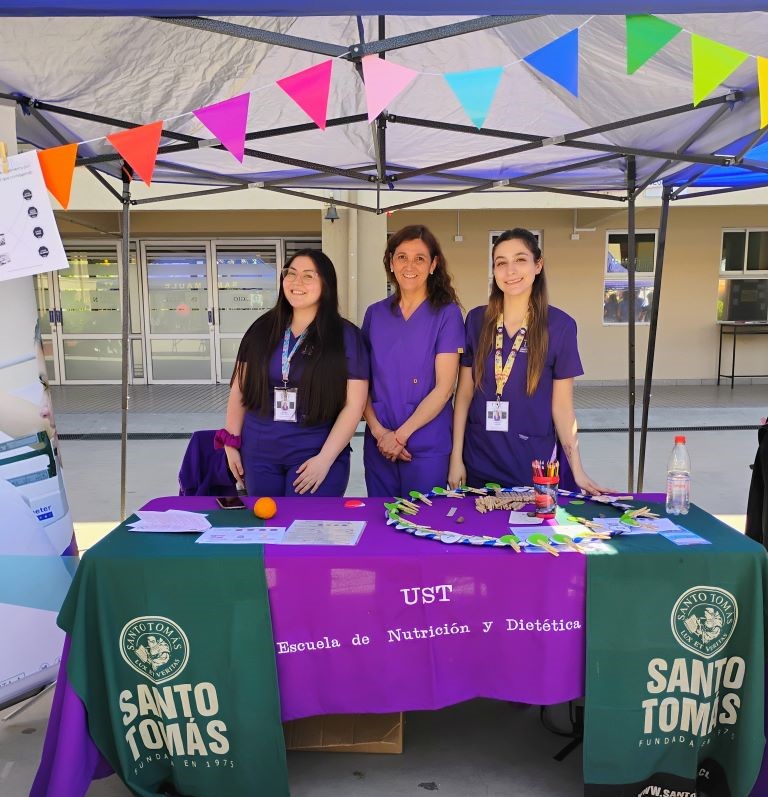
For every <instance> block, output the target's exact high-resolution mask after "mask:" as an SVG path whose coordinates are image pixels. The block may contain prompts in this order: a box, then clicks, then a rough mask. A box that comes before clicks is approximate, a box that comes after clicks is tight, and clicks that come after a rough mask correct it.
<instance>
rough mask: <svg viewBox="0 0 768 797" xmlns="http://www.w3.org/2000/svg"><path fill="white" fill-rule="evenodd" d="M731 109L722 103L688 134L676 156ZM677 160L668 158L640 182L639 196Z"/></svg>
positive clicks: (681, 153)
mask: <svg viewBox="0 0 768 797" xmlns="http://www.w3.org/2000/svg"><path fill="white" fill-rule="evenodd" d="M730 110H731V108H730V106H729V105H721V106H720V107H719V108H718V109H717V110H716V111H715V112H714V113H713V114H712V116H710V117H709V119H707V121H706V122H704V124H703V125H702V126H701V127H700V128H698V130H696V131H695V132H694V133H692V134H691V135H690V136H688V138H686V140H685V141H684V142H683V143H682V144H681V145H680V146H679V147H678V149H677V152H676V153H675V156H678V155H683V154H684V153H685V151H686V150H687V149H688V147H690V146H691V144H693V143H694V142H695V141H696V140H697V139H698V138H700V137H701V136H703V135H704V133H706V132H707V130H709V129H710V128H711V127H712V126H713V125H715V124H716V123H717V122H718V121H719V120H720V119H721V118H722V116H723V115H724V114H726V113H727V112H728V111H730ZM675 162H677V157H675V160H672V159H669V160H667V161H666V162H665V163H663V164H662V165H661V166H659V168H658V169H656V171H655V172H654V173H653V174H652V175H651V176H650V177H648V178H647V179H645V180H644V181H643V182H642V183H640V185H639V186H638V187H637V194H638V196H639V195H640V194H642V193H643V191H645V189H646V188H647V187H648V186H649V185H650V184H651V183H653V182H654V181H655V180H657V179H658V178H659V177H661V175H662V174H663V173H664V171H665V170H666V169H668V168H669V167H670V166H671V165H672V164H673V163H675Z"/></svg>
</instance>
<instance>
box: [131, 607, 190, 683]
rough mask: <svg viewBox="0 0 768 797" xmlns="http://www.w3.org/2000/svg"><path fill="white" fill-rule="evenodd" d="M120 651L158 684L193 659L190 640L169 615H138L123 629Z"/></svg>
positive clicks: (176, 673) (139, 670) (172, 676)
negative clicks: (190, 652) (190, 653)
mask: <svg viewBox="0 0 768 797" xmlns="http://www.w3.org/2000/svg"><path fill="white" fill-rule="evenodd" d="M119 646H120V655H121V656H122V657H123V659H124V661H125V662H126V663H127V664H128V665H129V666H130V667H132V668H133V669H134V670H136V672H138V673H141V674H142V675H143V676H144V677H145V678H147V679H148V680H150V681H152V683H155V684H161V683H164V682H165V681H170V680H171V679H173V678H175V677H176V676H177V675H179V674H180V673H181V671H182V670H183V669H184V668H185V667H186V666H187V661H188V660H189V640H188V639H187V635H186V634H185V633H184V631H183V629H182V628H181V626H179V625H177V624H176V623H174V622H173V620H169V619H168V618H167V617H134V619H133V620H129V621H128V622H127V623H126V624H125V625H124V626H123V630H122V631H121V632H120V643H119Z"/></svg>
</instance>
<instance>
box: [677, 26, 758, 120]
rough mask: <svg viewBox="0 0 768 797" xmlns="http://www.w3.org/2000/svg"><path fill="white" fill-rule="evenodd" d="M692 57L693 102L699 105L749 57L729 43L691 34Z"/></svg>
mask: <svg viewBox="0 0 768 797" xmlns="http://www.w3.org/2000/svg"><path fill="white" fill-rule="evenodd" d="M691 57H692V60H693V104H694V105H698V104H699V103H700V102H701V101H702V100H703V99H704V98H705V97H706V96H707V95H708V94H709V93H710V92H711V91H713V90H714V89H716V88H717V87H718V86H719V85H720V84H721V83H722V82H723V81H724V80H726V79H727V78H728V76H729V75H731V74H732V73H733V72H734V71H735V70H736V69H738V68H739V67H740V66H741V65H742V64H743V63H744V61H746V60H747V58H749V54H748V53H743V52H742V51H741V50H737V49H735V48H734V47H729V46H728V45H727V44H720V42H716V41H713V40H712V39H706V38H704V37H703V36H697V35H696V34H692V35H691Z"/></svg>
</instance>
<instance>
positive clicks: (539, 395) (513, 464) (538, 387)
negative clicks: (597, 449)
mask: <svg viewBox="0 0 768 797" xmlns="http://www.w3.org/2000/svg"><path fill="white" fill-rule="evenodd" d="M492 257H493V278H494V281H493V286H492V288H491V296H490V298H489V300H488V305H487V306H486V307H476V308H475V309H474V310H471V311H470V312H469V314H468V315H467V320H466V325H465V326H466V344H465V347H464V353H463V354H462V357H461V368H460V369H459V384H458V388H457V390H456V399H455V402H454V403H455V409H454V418H453V451H452V452H451V464H450V470H449V475H448V483H449V484H450V485H451V487H455V486H457V485H459V484H467V485H469V486H470V487H482V486H483V485H484V484H486V483H487V482H496V483H499V484H502V485H504V486H505V487H516V486H522V485H526V484H530V483H531V477H532V467H531V463H532V462H533V460H536V459H541V460H544V461H545V462H546V461H548V460H550V459H551V458H552V452H553V451H554V450H555V447H556V445H557V448H558V453H559V456H558V454H556V455H555V456H556V457H557V458H558V459H559V461H560V486H561V487H564V488H566V489H573V488H574V487H575V486H576V485H578V486H579V487H581V488H582V489H584V490H586V491H587V492H589V493H592V494H597V493H602V492H607V490H606V489H605V488H603V487H600V486H599V485H597V484H596V483H595V482H594V481H593V480H592V479H591V478H590V477H589V476H588V475H587V474H586V473H585V471H584V468H583V467H582V464H581V457H580V456H579V444H578V438H577V436H576V429H577V426H576V415H575V413H574V409H573V380H574V377H576V376H579V375H580V374H583V373H584V370H583V369H582V367H581V360H580V359H579V352H578V348H577V345H576V322H575V321H574V320H573V319H572V318H571V317H570V316H569V315H567V314H566V313H564V312H563V311H562V310H559V309H558V308H557V307H552V306H550V305H549V301H548V298H547V283H546V279H545V276H544V260H543V258H542V256H541V250H540V249H539V245H538V241H537V240H536V237H535V236H534V235H533V234H532V233H531V232H529V231H528V230H523V229H520V228H516V229H514V230H507V232H505V233H503V234H502V235H501V236H499V238H498V239H497V240H496V243H495V244H494V246H493V252H492ZM562 454H565V456H564V457H563V456H562Z"/></svg>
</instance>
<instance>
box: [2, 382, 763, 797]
mask: <svg viewBox="0 0 768 797" xmlns="http://www.w3.org/2000/svg"><path fill="white" fill-rule="evenodd" d="M639 395H641V394H639ZM626 401H627V391H626V389H625V388H616V387H579V388H578V389H577V391H576V402H577V413H578V416H579V422H580V425H581V428H582V431H583V434H582V438H581V448H582V455H583V459H584V461H585V463H586V466H587V469H588V471H589V472H590V474H591V475H593V476H594V477H595V478H596V479H598V480H599V481H601V482H603V483H605V484H607V485H609V486H612V487H615V488H616V489H617V491H622V492H623V491H625V490H626V487H627V483H626V482H627V460H628V453H627V452H628V435H627V433H626V431H624V432H619V431H613V430H615V429H626V426H627V410H626ZM225 402H226V388H224V387H222V386H208V385H204V386H200V385H196V386H190V387H179V386H164V385H163V386H149V387H132V388H131V403H130V416H129V418H130V422H129V431H130V434H131V439H129V441H128V468H127V482H126V484H127V505H128V508H129V509H133V508H136V507H138V506H140V505H141V504H143V503H144V502H146V501H147V500H149V498H152V497H155V496H158V495H167V494H175V493H176V492H177V479H176V474H177V472H178V467H179V463H180V462H181V458H182V455H183V452H184V449H185V446H186V440H185V439H178V436H180V435H182V434H184V433H189V432H191V431H194V430H195V429H202V428H218V427H219V426H221V425H222V422H223V415H224V405H225ZM54 406H55V409H56V412H57V425H58V428H59V431H60V432H61V433H62V435H63V440H62V443H61V449H62V453H63V458H64V472H65V477H66V481H67V489H68V494H69V499H70V503H71V506H72V510H73V516H74V518H75V520H76V522H77V525H78V539H79V540H80V542H81V544H82V546H83V547H87V546H88V545H89V544H91V542H92V541H93V539H96V538H97V537H98V536H100V535H101V534H102V533H103V532H104V531H105V530H106V529H108V528H109V527H111V526H112V525H114V523H115V521H116V519H117V516H118V512H119V447H120V444H119V440H117V439H114V438H115V436H116V433H117V432H118V431H119V428H120V418H119V413H118V410H119V406H120V398H119V388H117V387H113V386H99V387H79V386H78V387H59V388H54ZM766 413H768V385H742V386H737V387H736V388H735V389H734V390H731V389H730V388H729V387H720V388H717V387H715V386H712V385H702V386H691V387H688V386H686V387H678V386H661V387H658V388H656V389H655V390H654V395H653V403H652V410H651V415H650V426H651V428H653V429H658V430H659V431H651V432H650V433H649V434H648V451H647V457H646V464H645V474H646V477H645V485H644V486H645V489H646V490H648V491H660V490H661V489H662V487H663V484H664V479H665V473H666V459H667V456H668V454H669V450H670V449H671V447H672V442H673V441H672V438H673V435H674V434H675V432H676V431H677V430H679V429H686V430H687V431H686V434H687V437H688V443H689V449H690V453H691V459H692V471H693V479H692V481H693V500H694V501H695V502H696V503H698V504H699V505H701V506H702V507H704V508H705V509H707V510H708V511H710V512H712V513H714V514H717V515H719V516H721V517H724V519H726V520H727V521H728V522H731V523H732V525H734V526H735V527H736V528H739V529H741V528H743V522H744V518H743V513H744V511H745V507H746V499H747V490H748V485H749V475H750V471H749V464H750V463H751V462H752V461H753V459H754V455H755V449H756V446H757V439H756V433H755V427H756V426H757V424H758V422H759V419H760V417H762V416H765V415H766ZM640 418H641V411H640V408H639V406H638V409H637V413H636V422H637V425H639V424H640ZM609 430H610V431H609ZM173 435H175V436H176V439H173V438H172V437H171V436H173ZM99 437H101V438H104V437H106V438H108V439H94V438H99ZM147 437H149V438H150V439H140V438H147ZM73 438H77V439H73ZM109 438H113V439H109ZM361 445H362V440H361V439H360V438H359V437H358V438H355V440H353V452H354V456H353V473H352V479H351V482H350V487H349V490H348V493H349V494H350V495H362V494H364V482H363V478H362V467H361V456H360V454H361V452H360V449H361ZM638 451H639V439H638V440H637V442H636V451H635V462H637V456H638ZM49 708H50V699H49V698H47V697H46V698H42V699H41V700H40V701H38V702H37V703H36V704H34V705H33V706H31V707H30V708H28V709H26V710H25V711H24V712H22V713H21V714H19V715H18V716H17V717H15V718H13V719H11V720H8V721H2V720H0V796H1V797H26V795H27V794H28V791H29V786H30V784H31V782H32V778H33V776H34V771H35V768H36V765H37V762H38V760H39V756H40V748H41V745H42V738H43V734H44V733H45V725H46V722H47V716H48V711H49ZM556 712H560V713H556V714H555V720H556V721H558V722H560V723H561V724H562V722H563V721H564V719H565V718H564V715H563V711H562V708H558V709H556ZM6 713H7V712H0V717H2V716H3V715H4V714H6ZM405 740H406V750H405V753H404V754H403V755H402V756H383V755H382V756H371V755H332V754H317V753H291V754H290V755H289V769H290V778H291V788H292V794H293V795H294V797H305V796H306V797H326V796H327V797H330V796H331V795H348V796H349V797H358V796H359V797H400V795H403V796H405V795H414V797H418V795H423V794H424V793H425V791H431V790H434V787H437V789H438V790H439V791H440V793H441V794H442V795H445V796H446V797H469V796H470V795H472V796H473V797H474V795H487V797H502V795H503V797H509V796H510V795H512V796H513V797H515V796H519V797H545V796H546V797H576V796H577V795H580V794H581V793H582V786H581V761H580V754H579V752H578V751H577V752H576V753H574V754H573V755H571V756H569V757H568V758H567V759H566V760H565V761H564V762H563V763H555V762H554V761H553V759H552V756H553V755H554V754H555V753H556V752H557V751H558V750H559V749H560V747H561V746H562V745H563V744H564V742H565V741H567V740H564V739H561V738H559V737H557V736H555V735H553V734H551V733H549V732H547V731H545V730H544V729H543V728H542V726H541V724H540V721H539V714H538V709H537V708H535V707H531V706H518V705H509V704H505V703H498V702H494V701H472V702H470V703H467V704H463V705H461V706H454V707H451V708H447V709H444V710H443V711H440V712H416V713H412V714H409V715H408V717H407V719H406V733H405ZM433 784H434V787H433ZM88 797H128V792H127V791H126V790H125V788H124V787H123V786H122V785H121V784H120V783H119V782H118V781H117V780H116V779H115V778H111V779H108V780H107V781H104V782H101V783H98V784H95V785H94V786H93V787H92V788H91V790H90V791H89V793H88ZM231 797H241V796H240V795H232V796H231ZM264 797H270V796H269V795H264Z"/></svg>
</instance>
